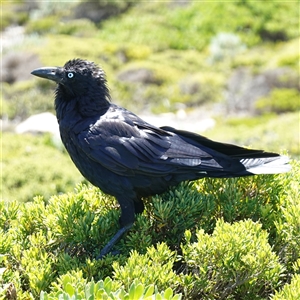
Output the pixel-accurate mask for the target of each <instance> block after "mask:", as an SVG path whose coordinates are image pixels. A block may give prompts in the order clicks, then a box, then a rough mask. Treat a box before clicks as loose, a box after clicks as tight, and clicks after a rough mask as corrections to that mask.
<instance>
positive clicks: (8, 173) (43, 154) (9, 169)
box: [0, 133, 83, 201]
mask: <svg viewBox="0 0 300 300" xmlns="http://www.w3.org/2000/svg"><path fill="white" fill-rule="evenodd" d="M56 142H57V141H55V140H53V138H51V136H50V135H46V136H44V137H34V136H31V135H16V134H11V133H2V134H1V146H2V147H1V148H2V149H1V150H2V153H1V154H2V157H1V175H0V177H1V178H0V180H1V186H0V194H1V198H2V199H5V200H6V201H13V200H17V201H32V198H33V197H34V196H35V195H40V196H43V197H44V198H45V199H48V198H49V197H50V196H51V195H53V194H60V193H64V192H67V191H71V190H73V188H74V185H76V183H78V182H80V181H82V180H83V177H82V176H81V175H80V173H79V172H78V171H77V169H76V168H75V166H74V165H73V164H72V162H71V159H70V158H69V157H68V156H67V155H66V154H65V153H63V150H62V145H61V144H56ZM59 143H61V142H59ZM59 146H60V147H61V148H60V150H59V149H57V147H59Z"/></svg>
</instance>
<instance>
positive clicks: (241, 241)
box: [182, 220, 284, 299]
mask: <svg viewBox="0 0 300 300" xmlns="http://www.w3.org/2000/svg"><path fill="white" fill-rule="evenodd" d="M189 236H190V233H188V232H187V233H186V237H187V242H188V244H187V245H185V246H183V248H182V252H183V259H184V261H185V262H186V268H187V270H186V271H187V272H188V273H190V274H193V275H191V276H188V279H189V280H191V282H192V284H191V285H190V286H188V293H191V294H193V292H194V291H196V295H198V296H199V293H200V295H203V297H205V298H207V299H224V298H226V297H228V296H229V295H230V296H231V297H232V296H234V297H235V299H237V298H238V299H241V298H243V299H260V296H259V297H257V296H258V294H259V293H260V292H261V290H262V289H264V290H265V292H267V291H268V290H269V289H270V290H272V289H273V288H274V287H275V288H276V286H277V285H278V283H279V278H280V275H281V273H282V272H283V270H284V268H283V266H282V265H281V264H280V263H279V260H278V258H277V256H276V254H275V253H274V252H272V249H271V246H270V245H269V244H268V239H267V237H268V236H267V233H266V232H265V231H262V230H261V225H260V224H258V223H254V222H253V221H250V220H246V221H240V222H236V223H234V224H232V225H231V224H229V223H225V222H224V221H222V220H219V221H218V222H217V224H216V227H215V229H214V232H213V234H212V235H211V236H210V235H208V234H206V233H204V230H199V231H198V232H197V241H196V242H195V243H192V244H190V243H189ZM192 278H193V279H192Z"/></svg>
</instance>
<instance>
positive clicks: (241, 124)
mask: <svg viewBox="0 0 300 300" xmlns="http://www.w3.org/2000/svg"><path fill="white" fill-rule="evenodd" d="M298 127H299V112H294V113H285V114H281V115H274V114H266V115H262V116H260V117H246V118H243V117H228V118H220V119H219V120H217V124H216V126H215V127H214V128H213V129H211V130H209V131H207V133H206V134H205V135H206V136H208V137H210V138H211V139H213V140H216V141H224V142H230V143H233V144H234V143H236V144H240V145H249V146H251V148H254V149H268V150H269V151H274V152H278V150H283V149H287V150H288V153H289V154H290V155H291V156H294V157H296V158H299V157H300V147H299V142H300V140H299V130H298Z"/></svg>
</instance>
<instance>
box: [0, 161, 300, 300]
mask: <svg viewBox="0 0 300 300" xmlns="http://www.w3.org/2000/svg"><path fill="white" fill-rule="evenodd" d="M292 165H293V169H292V171H291V172H290V173H287V174H282V175H276V176H271V175H269V176H257V177H250V178H241V179H227V180H213V179H205V180H201V181H197V182H194V183H189V184H187V183H185V184H181V185H180V186H179V187H177V188H173V189H171V191H170V192H167V193H165V194H164V195H161V196H156V197H153V198H152V200H151V201H150V200H149V199H148V200H146V202H145V203H146V211H145V212H144V213H143V214H142V215H140V216H138V217H137V221H136V223H135V224H134V227H133V229H132V230H130V232H129V233H128V234H127V236H126V237H125V238H123V239H122V240H121V241H120V242H119V243H118V245H117V246H116V249H117V250H118V251H119V252H120V254H119V255H117V256H113V255H112V254H109V255H107V256H106V257H105V258H103V259H101V260H95V257H96V256H97V255H98V254H99V251H100V249H101V247H103V246H104V245H105V243H106V242H107V241H108V240H109V238H110V237H111V236H112V235H113V234H114V233H115V231H116V230H117V228H118V216H119V210H118V207H117V205H116V202H115V201H114V199H113V198H111V197H108V196H106V195H104V194H103V193H102V192H101V191H99V190H98V189H97V188H94V187H91V186H86V185H79V186H78V187H77V189H76V190H75V191H74V192H71V193H68V194H64V195H60V196H52V197H50V199H43V198H42V197H36V198H34V200H33V202H28V203H20V202H16V201H11V202H9V203H8V202H1V214H0V216H1V218H0V225H1V235H0V238H1V242H0V245H1V249H0V253H1V256H0V258H1V259H0V263H1V275H0V284H1V285H0V287H1V289H0V291H1V293H2V295H5V294H6V293H8V292H9V291H8V290H9V287H10V290H11V289H12V287H13V288H14V289H15V290H16V292H17V294H18V297H19V298H20V299H33V298H37V297H39V296H41V299H57V298H58V297H64V299H73V298H72V297H74V295H76V297H77V298H76V299H99V297H100V298H101V297H111V298H110V299H132V298H130V297H131V296H132V295H137V299H148V298H149V299H152V298H153V296H154V295H155V296H156V298H155V299H180V297H183V298H184V299H199V298H201V299H225V298H226V299H241V298H242V299H267V298H268V297H270V296H271V295H275V296H274V299H280V298H279V297H280V295H284V294H287V295H288V294H289V293H290V295H296V298H297V297H299V296H300V295H299V289H296V288H295V286H297V285H299V276H297V275H296V274H299V271H300V255H299V254H300V252H299V249H300V244H299V241H300V231H299V224H300V214H299V212H300V206H299V205H300V203H299V198H298V196H299V192H300V187H299V181H300V177H299V174H300V164H299V162H296V161H294V162H293V163H292ZM45 200H47V201H46V202H47V204H45ZM290 282H291V283H290ZM289 283H290V285H289ZM286 284H287V285H286ZM282 288H283V289H282ZM59 295H60V296H59ZM100 295H101V296H100ZM103 295H106V296H103ZM180 295H181V296H180ZM89 297H91V298H89ZM147 297H148V298H147ZM151 297H152V298H151ZM276 297H277V298H276ZM296 298H292V296H290V297H287V298H285V299H296Z"/></svg>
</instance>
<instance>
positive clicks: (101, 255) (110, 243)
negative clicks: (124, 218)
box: [96, 223, 133, 259]
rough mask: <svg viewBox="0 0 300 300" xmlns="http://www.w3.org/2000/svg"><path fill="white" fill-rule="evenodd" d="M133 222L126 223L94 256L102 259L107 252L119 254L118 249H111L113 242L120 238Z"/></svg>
mask: <svg viewBox="0 0 300 300" xmlns="http://www.w3.org/2000/svg"><path fill="white" fill-rule="evenodd" d="M132 225H133V223H131V224H128V225H126V226H124V227H122V228H121V229H119V231H118V232H117V233H116V234H115V235H114V236H113V237H112V239H111V240H110V241H109V242H108V243H107V244H106V245H105V247H104V248H103V249H102V250H101V252H100V254H99V255H98V256H97V257H96V259H102V258H103V257H104V256H105V255H107V254H108V253H112V254H114V255H117V254H119V252H118V251H113V252H112V251H111V250H112V248H113V247H114V246H115V244H116V243H117V242H118V241H119V240H120V239H121V238H122V236H123V235H124V234H125V233H126V232H127V231H128V230H129V229H130V228H131V227H132Z"/></svg>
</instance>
